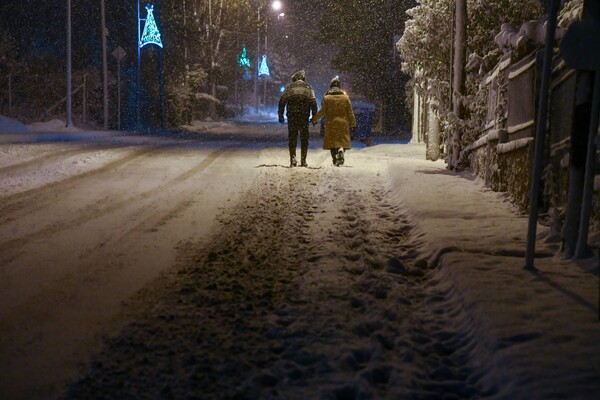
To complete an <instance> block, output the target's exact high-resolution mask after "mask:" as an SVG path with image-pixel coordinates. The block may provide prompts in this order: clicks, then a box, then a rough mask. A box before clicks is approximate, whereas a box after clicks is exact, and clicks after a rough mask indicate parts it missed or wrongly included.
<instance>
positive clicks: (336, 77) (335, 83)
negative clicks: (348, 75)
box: [329, 75, 341, 88]
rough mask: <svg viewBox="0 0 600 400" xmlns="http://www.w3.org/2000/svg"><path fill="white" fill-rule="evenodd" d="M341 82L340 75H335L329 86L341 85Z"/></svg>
mask: <svg viewBox="0 0 600 400" xmlns="http://www.w3.org/2000/svg"><path fill="white" fill-rule="evenodd" d="M340 86H341V83H340V77H339V76H337V75H336V76H335V77H333V79H332V80H331V82H329V87H330V88H332V87H340Z"/></svg>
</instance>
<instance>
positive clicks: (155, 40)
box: [140, 4, 163, 48]
mask: <svg viewBox="0 0 600 400" xmlns="http://www.w3.org/2000/svg"><path fill="white" fill-rule="evenodd" d="M146 10H148V16H147V17H146V24H145V25H144V31H143V33H142V38H141V39H140V47H144V46H145V45H147V44H155V45H157V46H158V47H161V48H162V47H163V44H162V40H161V39H160V32H159V31H158V27H157V26H156V21H155V20H154V14H153V12H154V6H153V5H152V4H147V5H146Z"/></svg>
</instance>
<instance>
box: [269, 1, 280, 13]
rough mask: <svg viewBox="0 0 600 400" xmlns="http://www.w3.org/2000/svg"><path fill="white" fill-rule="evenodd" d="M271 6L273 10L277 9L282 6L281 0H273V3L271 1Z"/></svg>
mask: <svg viewBox="0 0 600 400" xmlns="http://www.w3.org/2000/svg"><path fill="white" fill-rule="evenodd" d="M271 7H272V8H273V10H275V11H279V10H281V8H282V7H283V4H281V1H279V0H275V1H274V2H273V3H271Z"/></svg>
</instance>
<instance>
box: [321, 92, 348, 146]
mask: <svg viewBox="0 0 600 400" xmlns="http://www.w3.org/2000/svg"><path fill="white" fill-rule="evenodd" d="M323 116H325V138H324V140H323V148H324V149H331V148H336V147H343V148H345V149H349V148H351V147H352V144H351V142H350V127H352V128H356V119H355V118H354V112H353V111H352V103H351V102H350V98H349V97H348V95H346V94H329V95H325V97H324V98H323V104H321V109H320V110H319V111H318V112H317V115H315V116H314V117H313V118H312V123H313V124H315V123H317V121H318V120H319V119H321V117H323Z"/></svg>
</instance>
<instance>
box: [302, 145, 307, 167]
mask: <svg viewBox="0 0 600 400" xmlns="http://www.w3.org/2000/svg"><path fill="white" fill-rule="evenodd" d="M307 153H308V149H304V148H302V149H300V166H301V167H308V164H307V163H306V154H307Z"/></svg>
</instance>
